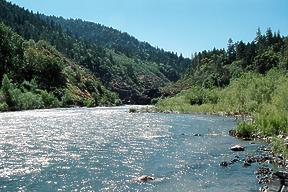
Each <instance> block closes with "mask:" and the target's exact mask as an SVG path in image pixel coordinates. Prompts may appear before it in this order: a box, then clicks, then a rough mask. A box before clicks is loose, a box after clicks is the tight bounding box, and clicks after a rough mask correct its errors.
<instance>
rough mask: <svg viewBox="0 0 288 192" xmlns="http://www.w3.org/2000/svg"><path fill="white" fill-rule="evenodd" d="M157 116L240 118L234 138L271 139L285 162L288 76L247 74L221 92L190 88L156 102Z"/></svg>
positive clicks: (273, 72) (279, 72) (274, 72)
mask: <svg viewBox="0 0 288 192" xmlns="http://www.w3.org/2000/svg"><path fill="white" fill-rule="evenodd" d="M155 107H156V109H155V110H156V111H158V112H182V113H195V112H196V113H197V112H198V113H207V114H220V115H235V116H237V117H246V118H243V119H242V118H241V119H242V120H241V121H239V123H238V125H237V127H236V128H235V132H234V135H235V136H237V137H240V138H247V139H248V138H250V139H251V138H256V137H257V138H265V139H267V138H269V140H271V142H272V138H275V140H277V141H278V140H280V141H281V142H280V141H279V142H272V143H273V144H274V145H273V149H274V151H275V152H278V153H279V152H280V153H281V154H282V155H283V156H284V157H285V158H287V157H288V156H287V154H288V153H287V148H286V141H287V142H288V137H287V136H288V76H287V74H286V71H284V70H279V69H271V70H270V71H269V72H267V74H265V75H264V74H263V75H262V74H259V73H253V72H248V73H244V74H242V75H241V76H240V77H239V78H237V79H235V80H233V81H232V82H231V83H230V84H229V85H228V86H227V87H225V88H203V87H200V86H194V87H192V88H190V89H188V90H185V91H182V92H180V93H179V94H177V95H176V96H174V97H170V98H166V99H160V100H159V101H158V103H157V104H156V105H155Z"/></svg>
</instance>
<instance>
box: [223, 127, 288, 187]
mask: <svg viewBox="0 0 288 192" xmlns="http://www.w3.org/2000/svg"><path fill="white" fill-rule="evenodd" d="M229 135H231V136H234V137H238V138H240V139H244V140H251V142H250V144H251V145H253V144H254V143H255V141H256V140H262V141H265V142H267V146H265V147H261V148H259V149H257V152H258V153H259V155H246V156H245V157H243V158H242V159H241V158H240V157H239V156H238V155H236V156H235V158H234V159H232V160H230V161H224V162H220V166H222V167H228V166H232V165H233V164H235V163H241V164H242V167H243V168H247V167H250V166H252V165H253V164H256V167H257V168H256V170H255V171H254V173H255V177H256V179H257V180H258V183H259V184H260V185H261V187H260V188H259V191H263V192H264V191H265V192H268V191H269V192H274V191H275V192H288V172H287V170H288V165H287V164H288V161H287V160H286V159H285V157H284V155H283V154H279V153H274V152H273V150H272V146H271V142H272V137H261V136H256V135H255V136H253V137H252V138H251V137H246V136H245V137H239V135H237V134H236V132H235V130H231V131H229ZM278 138H280V139H284V140H285V141H286V140H287V139H286V138H288V137H285V136H283V135H279V136H278ZM233 147H234V146H233ZM233 147H232V148H233ZM239 147H241V146H238V148H239ZM232 148H231V150H232ZM234 148H235V147H234ZM234 148H233V149H234ZM241 149H243V151H244V147H241Z"/></svg>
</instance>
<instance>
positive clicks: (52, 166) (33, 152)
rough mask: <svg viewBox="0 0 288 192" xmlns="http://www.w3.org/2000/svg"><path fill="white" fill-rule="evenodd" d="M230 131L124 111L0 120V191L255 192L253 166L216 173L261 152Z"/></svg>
mask: <svg viewBox="0 0 288 192" xmlns="http://www.w3.org/2000/svg"><path fill="white" fill-rule="evenodd" d="M234 126H235V120H234V119H232V118H224V117H217V116H204V115H183V114H157V113H128V107H127V106H124V107H116V108H89V109H86V108H72V109H48V110H32V111H21V112H7V113H0V191H41V192H45V191H117V192H118V191H157V192H158V191H159V192H161V191H165V192H169V191H171V192H172V191H173V192H175V191H181V192H182V191H183V192H188V191H193V192H198V191H213V192H218V191H219V192H220V191H221V192H228V191H229V192H230V191H239V192H240V191H241V192H243V191H256V190H257V189H258V187H259V186H258V184H257V180H256V178H255V175H254V173H253V172H254V170H255V167H253V166H254V165H252V166H251V167H248V168H243V167H242V165H241V163H238V164H234V165H232V166H231V167H228V168H223V167H220V166H219V163H220V162H221V161H225V160H227V161H228V160H231V159H233V158H234V156H235V155H239V156H240V158H244V155H245V154H250V153H254V151H255V149H256V148H257V147H259V146H258V145H257V144H256V145H249V143H248V142H245V141H240V140H237V139H235V138H233V137H230V136H228V134H227V133H228V130H229V129H231V128H233V127H234ZM195 134H201V135H200V136H194V135H195ZM234 144H242V145H244V146H246V150H245V152H237V153H235V152H232V151H230V150H229V147H230V146H232V145H234ZM141 175H151V176H154V177H155V178H156V179H155V180H154V181H152V182H146V183H141V182H137V181H135V178H137V177H139V176H141Z"/></svg>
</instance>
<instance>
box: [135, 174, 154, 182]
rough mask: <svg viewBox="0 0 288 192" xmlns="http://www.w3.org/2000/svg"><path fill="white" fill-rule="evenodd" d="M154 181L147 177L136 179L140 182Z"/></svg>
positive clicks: (152, 178)
mask: <svg viewBox="0 0 288 192" xmlns="http://www.w3.org/2000/svg"><path fill="white" fill-rule="evenodd" d="M154 179H155V178H154V177H151V176H148V175H142V176H140V177H138V178H137V180H138V181H141V182H146V181H151V180H154Z"/></svg>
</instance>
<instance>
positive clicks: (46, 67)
mask: <svg viewBox="0 0 288 192" xmlns="http://www.w3.org/2000/svg"><path fill="white" fill-rule="evenodd" d="M0 61H1V63H0V77H1V79H2V84H1V91H0V110H1V111H3V110H22V109H34V108H44V107H45V108H49V107H61V106H69V105H79V106H83V105H85V106H98V105H117V104H121V101H120V100H119V99H118V96H117V94H115V93H112V92H111V91H109V90H107V89H106V88H105V87H104V86H103V85H102V83H101V82H100V81H99V80H98V79H97V78H95V76H93V75H92V74H91V73H90V72H89V71H88V70H87V69H85V68H83V67H81V66H79V65H77V64H75V63H73V62H72V61H71V60H69V59H67V58H65V57H64V56H63V55H62V54H61V53H60V52H58V51H57V50H56V49H55V48H54V47H53V46H51V45H50V44H49V43H47V42H46V41H43V40H40V41H38V42H35V41H33V40H29V41H26V40H24V39H23V38H22V37H21V36H19V35H18V34H16V33H15V32H13V31H12V30H11V28H9V27H7V26H6V25H4V24H3V23H0Z"/></svg>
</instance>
